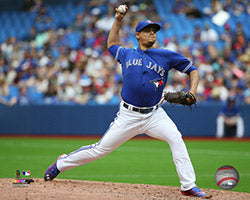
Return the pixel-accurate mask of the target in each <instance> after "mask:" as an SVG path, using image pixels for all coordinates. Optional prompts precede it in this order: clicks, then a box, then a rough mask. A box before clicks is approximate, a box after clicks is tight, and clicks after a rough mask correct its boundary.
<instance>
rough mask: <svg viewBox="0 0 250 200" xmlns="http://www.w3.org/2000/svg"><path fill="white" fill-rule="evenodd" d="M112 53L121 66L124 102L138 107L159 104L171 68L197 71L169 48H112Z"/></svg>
mask: <svg viewBox="0 0 250 200" xmlns="http://www.w3.org/2000/svg"><path fill="white" fill-rule="evenodd" d="M109 52H110V53H111V54H112V56H114V58H115V59H116V60H117V61H118V62H119V63H121V66H122V75H123V86H122V90H121V97H122V99H123V100H124V101H125V102H127V103H129V104H132V105H134V106H138V107H151V106H154V105H156V104H158V103H159V102H160V100H161V97H162V92H163V89H164V87H165V85H166V82H167V77H168V71H169V70H170V69H172V68H174V69H176V70H178V71H180V72H184V73H187V74H189V73H190V72H191V71H193V70H195V69H196V68H195V67H194V66H193V65H192V62H191V61H189V60H188V59H187V58H186V57H184V56H183V55H181V54H179V53H176V52H173V51H170V50H167V49H148V50H145V51H143V50H141V49H140V48H137V49H131V48H123V47H122V46H119V45H113V46H111V47H110V48H109Z"/></svg>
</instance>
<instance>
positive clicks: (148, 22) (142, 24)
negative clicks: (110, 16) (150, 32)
mask: <svg viewBox="0 0 250 200" xmlns="http://www.w3.org/2000/svg"><path fill="white" fill-rule="evenodd" d="M149 25H153V26H155V27H156V29H157V30H156V31H159V30H160V29H161V25H160V24H158V23H156V22H153V21H151V20H143V21H140V22H139V23H138V24H137V26H136V28H135V30H136V32H140V31H141V30H142V29H144V28H145V27H146V26H149Z"/></svg>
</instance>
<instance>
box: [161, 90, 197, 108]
mask: <svg viewBox="0 0 250 200" xmlns="http://www.w3.org/2000/svg"><path fill="white" fill-rule="evenodd" d="M164 99H165V100H166V101H167V102H169V103H173V104H181V105H187V106H191V105H193V104H195V103H196V98H195V96H194V95H193V94H192V93H191V92H189V91H188V92H187V91H182V92H167V93H165V94H164ZM195 105H196V104H195Z"/></svg>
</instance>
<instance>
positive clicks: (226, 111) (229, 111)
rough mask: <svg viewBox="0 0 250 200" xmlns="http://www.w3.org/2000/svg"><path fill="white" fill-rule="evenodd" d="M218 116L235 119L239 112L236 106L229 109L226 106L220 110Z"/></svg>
mask: <svg viewBox="0 0 250 200" xmlns="http://www.w3.org/2000/svg"><path fill="white" fill-rule="evenodd" d="M220 114H222V115H225V116H226V117H229V118H231V117H235V116H237V115H240V111H239V110H238V108H237V106H236V105H234V106H233V107H229V106H228V105H225V106H223V108H222V109H221V112H220Z"/></svg>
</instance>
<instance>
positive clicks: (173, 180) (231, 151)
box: [0, 138, 250, 193]
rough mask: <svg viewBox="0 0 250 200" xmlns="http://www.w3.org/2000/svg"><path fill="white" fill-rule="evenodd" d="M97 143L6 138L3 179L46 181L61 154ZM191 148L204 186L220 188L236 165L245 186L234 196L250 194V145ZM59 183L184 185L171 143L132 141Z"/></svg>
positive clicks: (193, 144)
mask: <svg viewBox="0 0 250 200" xmlns="http://www.w3.org/2000/svg"><path fill="white" fill-rule="evenodd" d="M95 142H97V140H90V139H40V138H39V139H38V138H35V139H34V138H33V139H32V138H1V139H0V163H1V165H0V177H1V178H15V171H16V169H19V170H30V171H31V176H32V177H33V178H42V177H43V174H44V171H46V169H47V167H48V166H49V165H50V164H51V163H52V162H54V161H55V160H56V158H57V156H58V155H61V154H62V153H66V154H67V153H70V152H72V151H74V150H76V149H78V148H79V147H81V146H84V145H88V144H92V143H95ZM185 143H186V145H187V148H188V151H189V154H190V158H191V161H192V163H193V165H194V168H195V172H196V176H197V182H196V183H197V185H198V186H199V187H201V188H211V189H220V188H218V187H217V186H216V184H215V181H214V174H215V172H216V170H217V169H218V168H219V167H221V166H223V165H232V166H234V167H235V168H236V169H237V170H238V172H239V174H240V181H239V184H238V186H237V187H236V188H234V189H233V191H240V192H248V193H250V187H249V184H250V148H249V147H250V142H247V141H245V142H244V141H238V142H234V141H216V140H214V141H185ZM58 178H62V179H78V180H94V181H108V182H127V183H144V184H157V185H170V186H179V185H180V184H179V179H178V176H177V173H176V170H175V166H174V164H173V161H172V154H171V151H170V149H169V146H168V144H167V143H165V142H162V141H157V140H130V141H128V142H126V143H125V144H123V145H122V146H121V147H119V148H118V149H117V150H115V151H114V152H112V153H111V154H109V155H107V156H106V157H104V158H101V159H99V160H97V161H94V162H92V163H89V164H86V165H84V166H80V167H78V168H75V169H72V170H69V171H66V172H64V173H61V174H60V175H59V176H58Z"/></svg>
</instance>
